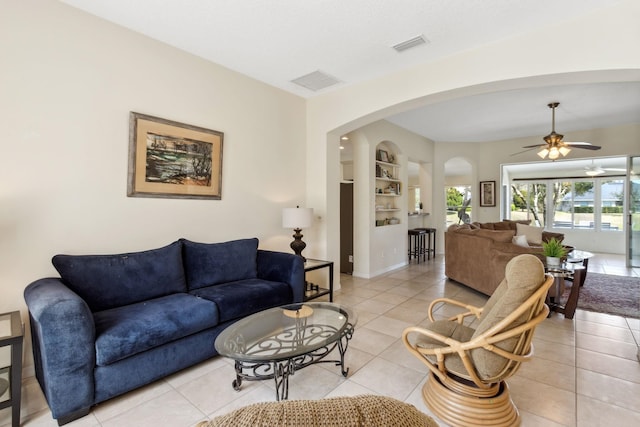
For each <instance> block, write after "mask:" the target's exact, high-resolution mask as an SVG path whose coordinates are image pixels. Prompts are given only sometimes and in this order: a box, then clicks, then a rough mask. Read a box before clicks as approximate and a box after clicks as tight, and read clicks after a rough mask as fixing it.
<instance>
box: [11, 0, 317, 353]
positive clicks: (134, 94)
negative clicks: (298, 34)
mask: <svg viewBox="0 0 640 427" xmlns="http://www.w3.org/2000/svg"><path fill="white" fill-rule="evenodd" d="M0 58H1V59H0V63H1V66H0V132H1V133H2V138H1V139H0V144H1V146H2V153H3V154H4V156H3V158H4V161H3V164H2V167H0V175H1V179H0V182H2V185H1V186H0V206H1V207H2V210H1V214H0V227H1V229H0V230H1V232H0V236H1V237H0V263H1V264H0V289H1V290H2V291H1V296H0V312H5V311H11V310H16V309H19V310H22V311H23V318H24V319H25V320H26V308H25V305H24V300H23V297H22V292H23V290H24V288H25V286H26V285H27V284H28V283H30V282H31V281H33V280H35V279H38V278H41V277H45V276H51V275H57V274H56V272H55V270H54V269H53V267H52V265H51V262H50V260H51V257H52V256H53V255H54V254H57V253H83V254H86V253H114V252H125V251H136V250H142V249H150V248H154V247H160V246H163V245H166V244H169V243H170V242H172V241H174V240H176V239H177V238H180V237H186V238H189V239H193V240H196V241H201V242H219V241H224V240H228V239H236V238H244V237H252V236H257V237H259V238H260V241H261V244H260V246H261V247H263V248H268V249H277V250H286V251H289V250H290V249H289V248H288V245H289V242H290V241H291V238H290V234H291V233H292V232H289V231H287V230H284V229H282V227H281V224H282V223H281V208H282V207H285V206H287V207H290V206H295V205H296V204H300V205H304V201H305V195H304V193H305V167H304V161H303V159H304V153H305V146H304V140H305V101H304V100H303V99H302V98H299V97H296V96H293V95H290V94H287V93H285V92H283V91H281V90H278V89H275V88H273V87H271V86H267V85H264V84H262V83H259V82H257V81H255V80H252V79H249V78H247V77H245V76H243V75H240V74H238V73H235V72H233V71H230V70H228V69H225V68H222V67H219V66H216V65H214V64H211V63H209V62H206V61H204V60H202V59H199V58H197V57H194V56H192V55H188V54H186V53H183V52H181V51H179V50H176V49H174V48H171V47H169V46H167V45H164V44H162V43H158V42H156V41H153V40H151V39H149V38H146V37H143V36H141V35H138V34H136V33H133V32H130V31H128V30H125V29H122V28H120V27H117V26H115V25H112V24H110V23H107V22H105V21H102V20H99V19H97V18H94V17H92V16H91V15H88V14H85V13H83V12H80V11H78V10H76V9H73V8H70V7H68V6H65V5H63V4H61V3H59V2H55V1H33V0H28V1H25V0H10V1H3V2H2V12H1V13H0ZM130 111H136V112H140V113H145V114H150V115H154V116H159V117H163V118H166V119H170V120H175V121H179V122H184V123H188V124H192V125H197V126H202V127H205V128H210V129H215V130H218V131H222V132H224V134H225V140H224V153H223V163H224V166H223V188H222V200H220V201H213V200H176V199H146V198H129V197H127V196H126V189H127V161H128V138H129V137H128V128H129V112H130ZM26 354H27V355H28V357H29V358H30V349H29V348H28V349H27V353H26Z"/></svg>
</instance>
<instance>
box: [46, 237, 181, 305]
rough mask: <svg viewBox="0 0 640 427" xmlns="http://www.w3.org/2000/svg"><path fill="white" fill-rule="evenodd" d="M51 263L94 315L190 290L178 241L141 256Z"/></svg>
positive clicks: (79, 257) (85, 257)
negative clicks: (98, 312)
mask: <svg viewBox="0 0 640 427" xmlns="http://www.w3.org/2000/svg"><path fill="white" fill-rule="evenodd" d="M52 262H53V266H54V267H55V268H56V270H58V273H60V277H61V278H62V280H64V282H65V283H66V285H67V286H68V287H69V288H70V289H71V290H72V291H74V292H75V293H77V294H78V295H80V297H81V298H82V299H84V300H85V301H86V303H87V304H88V305H89V308H90V309H91V311H94V312H96V311H102V310H108V309H110V308H115V307H122V306H124V305H129V304H134V303H137V302H141V301H146V300H149V299H152V298H160V297H162V296H165V295H170V294H175V293H178V292H185V291H186V290H187V284H186V281H185V276H184V269H183V268H182V244H181V243H180V242H179V241H178V242H173V243H172V244H170V245H168V246H165V247H163V248H159V249H152V250H148V251H142V252H129V253H124V254H115V255H56V256H54V257H53V260H52Z"/></svg>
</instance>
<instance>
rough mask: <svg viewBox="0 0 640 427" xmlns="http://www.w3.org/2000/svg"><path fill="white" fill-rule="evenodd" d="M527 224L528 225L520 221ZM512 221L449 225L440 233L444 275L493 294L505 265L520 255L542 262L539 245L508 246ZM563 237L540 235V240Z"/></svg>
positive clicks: (514, 225) (514, 228) (513, 231)
mask: <svg viewBox="0 0 640 427" xmlns="http://www.w3.org/2000/svg"><path fill="white" fill-rule="evenodd" d="M520 223H521V224H528V222H523V221H521V222H520ZM516 232H517V222H516V221H508V220H505V221H501V222H494V223H473V224H462V225H452V226H450V227H449V229H448V230H447V231H446V232H445V233H444V252H445V275H446V276H447V277H448V278H449V279H451V280H455V281H456V282H460V283H462V284H463V285H466V286H468V287H470V288H473V289H475V290H477V291H479V292H482V293H483V294H485V295H491V294H493V291H495V289H496V288H497V287H498V285H499V284H500V282H501V281H502V279H504V271H505V267H506V266H507V263H508V262H509V261H510V260H511V258H513V257H515V256H517V255H520V254H533V255H536V256H537V257H539V258H540V260H541V261H542V262H545V257H544V255H543V254H542V246H541V245H531V246H530V247H524V246H518V245H516V244H514V243H512V239H513V237H514V236H515V235H516ZM552 237H555V238H556V239H558V240H561V241H562V240H563V239H564V234H561V233H551V232H548V231H543V232H542V241H547V240H549V239H551V238H552Z"/></svg>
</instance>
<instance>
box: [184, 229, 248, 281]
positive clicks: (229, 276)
mask: <svg viewBox="0 0 640 427" xmlns="http://www.w3.org/2000/svg"><path fill="white" fill-rule="evenodd" d="M182 245H183V258H184V269H185V275H186V277H187V286H188V287H189V290H193V289H199V288H203V287H206V286H211V285H217V284H220V283H228V282H234V281H237V280H245V279H255V278H256V277H258V262H257V257H258V239H256V238H253V239H241V240H234V241H231V242H224V243H197V242H191V241H189V240H186V239H182Z"/></svg>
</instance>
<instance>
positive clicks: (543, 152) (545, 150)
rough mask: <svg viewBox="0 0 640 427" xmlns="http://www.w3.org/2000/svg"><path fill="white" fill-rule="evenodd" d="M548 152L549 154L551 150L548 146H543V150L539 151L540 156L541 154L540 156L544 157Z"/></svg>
mask: <svg viewBox="0 0 640 427" xmlns="http://www.w3.org/2000/svg"><path fill="white" fill-rule="evenodd" d="M547 154H549V150H547V148H543V149H542V150H540V151H538V156H540V158H542V159H544V158H545V157H547Z"/></svg>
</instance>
